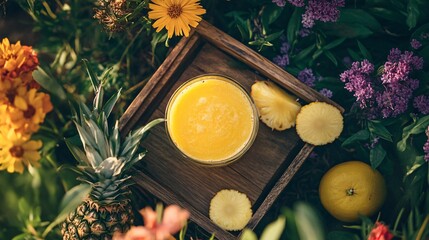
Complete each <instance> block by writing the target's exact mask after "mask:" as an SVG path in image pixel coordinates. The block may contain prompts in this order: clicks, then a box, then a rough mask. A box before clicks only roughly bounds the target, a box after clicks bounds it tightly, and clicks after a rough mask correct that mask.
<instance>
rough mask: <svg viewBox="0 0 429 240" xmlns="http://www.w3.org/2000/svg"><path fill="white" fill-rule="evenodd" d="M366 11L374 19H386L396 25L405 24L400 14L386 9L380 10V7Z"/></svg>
mask: <svg viewBox="0 0 429 240" xmlns="http://www.w3.org/2000/svg"><path fill="white" fill-rule="evenodd" d="M368 11H369V12H370V13H371V14H373V15H374V16H376V17H379V18H383V19H386V20H388V21H392V22H394V23H396V24H401V25H403V24H404V22H405V17H404V15H402V14H401V13H400V12H397V11H394V10H391V9H387V8H381V7H373V8H370V9H368Z"/></svg>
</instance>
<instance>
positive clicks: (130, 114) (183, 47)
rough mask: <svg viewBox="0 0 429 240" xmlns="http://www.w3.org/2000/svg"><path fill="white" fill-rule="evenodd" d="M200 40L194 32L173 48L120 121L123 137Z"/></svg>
mask: <svg viewBox="0 0 429 240" xmlns="http://www.w3.org/2000/svg"><path fill="white" fill-rule="evenodd" d="M200 40H201V37H200V35H199V34H196V33H195V31H194V30H192V31H191V33H190V34H189V37H187V38H186V37H183V38H182V39H181V40H180V41H179V43H178V44H177V45H176V47H174V48H173V50H172V51H171V52H170V54H169V55H168V56H167V58H166V59H165V60H164V62H163V63H162V64H161V66H159V68H158V70H157V71H156V72H155V73H154V74H153V75H152V77H151V78H150V79H149V80H148V82H147V83H146V85H145V86H144V87H143V88H142V90H141V91H140V92H139V94H138V95H137V96H136V97H135V99H134V100H133V101H132V102H131V104H130V106H129V107H128V108H127V109H126V110H125V112H124V114H123V115H122V116H121V118H120V119H119V129H120V132H121V134H122V136H125V135H126V134H128V132H129V131H131V129H132V128H133V127H134V126H135V124H137V122H138V121H139V119H140V117H141V116H142V115H143V114H144V112H145V111H146V110H147V109H148V107H149V105H150V104H151V102H152V101H153V99H154V98H155V97H156V95H158V94H159V92H160V91H161V90H162V87H163V85H164V84H165V83H166V82H167V80H168V79H170V78H171V77H172V76H173V74H174V73H175V72H176V70H178V69H179V68H180V67H181V66H182V61H183V60H184V59H186V58H187V57H188V54H189V53H191V52H193V51H194V50H195V49H196V48H197V47H198V45H199V43H201V41H200ZM153 93H156V94H153Z"/></svg>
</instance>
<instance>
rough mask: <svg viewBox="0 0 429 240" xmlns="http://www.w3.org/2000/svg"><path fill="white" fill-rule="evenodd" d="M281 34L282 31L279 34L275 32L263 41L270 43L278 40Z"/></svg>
mask: <svg viewBox="0 0 429 240" xmlns="http://www.w3.org/2000/svg"><path fill="white" fill-rule="evenodd" d="M282 34H283V30H281V31H280V32H275V33H273V34H270V35H268V36H266V37H265V41H267V42H271V41H273V40H276V39H277V38H279V37H280V36H281V35H282Z"/></svg>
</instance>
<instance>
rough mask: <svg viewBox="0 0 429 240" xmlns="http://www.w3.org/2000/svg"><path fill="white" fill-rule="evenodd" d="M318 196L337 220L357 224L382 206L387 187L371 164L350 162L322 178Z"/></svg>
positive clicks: (330, 171) (337, 167) (331, 170)
mask: <svg viewBox="0 0 429 240" xmlns="http://www.w3.org/2000/svg"><path fill="white" fill-rule="evenodd" d="M319 196H320V201H321V202H322V205H323V207H325V209H326V210H327V211H328V212H329V213H330V214H331V215H332V216H334V217H335V218H336V219H338V220H340V221H343V222H355V221H357V220H359V216H360V215H363V216H371V215H372V214H374V213H375V212H377V211H378V209H379V208H380V207H381V205H383V203H384V199H385V197H386V184H385V182H384V179H383V176H382V175H381V174H380V172H378V171H377V170H374V169H372V168H371V167H370V166H369V165H368V164H366V163H363V162H360V161H349V162H345V163H341V164H338V165H336V166H334V167H332V168H331V169H330V170H329V171H328V172H326V173H325V175H324V176H323V177H322V180H321V181H320V186H319Z"/></svg>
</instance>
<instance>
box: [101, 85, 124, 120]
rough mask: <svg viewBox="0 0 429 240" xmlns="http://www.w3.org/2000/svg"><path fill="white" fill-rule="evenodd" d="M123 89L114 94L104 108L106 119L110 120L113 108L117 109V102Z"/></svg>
mask: <svg viewBox="0 0 429 240" xmlns="http://www.w3.org/2000/svg"><path fill="white" fill-rule="evenodd" d="M121 90H122V88H121V89H119V91H118V92H117V93H116V94H114V95H113V96H112V97H110V99H109V100H107V102H106V104H105V105H104V107H103V112H104V114H106V117H107V118H108V117H109V116H110V113H111V112H112V110H113V107H115V104H116V102H117V101H118V99H119V98H120V97H121Z"/></svg>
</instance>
